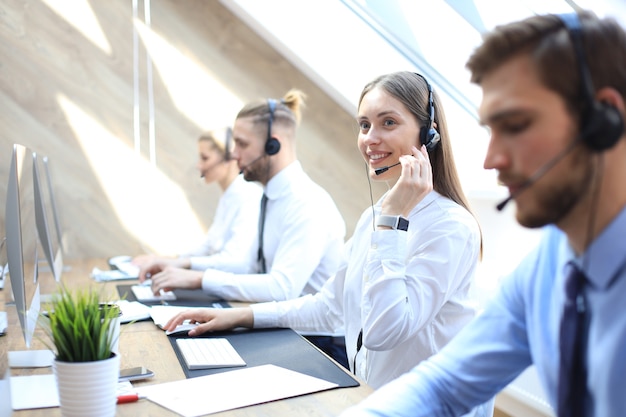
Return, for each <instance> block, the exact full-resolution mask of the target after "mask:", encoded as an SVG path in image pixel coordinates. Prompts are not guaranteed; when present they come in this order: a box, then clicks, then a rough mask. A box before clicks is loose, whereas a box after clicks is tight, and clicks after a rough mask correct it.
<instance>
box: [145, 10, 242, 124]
mask: <svg viewBox="0 0 626 417" xmlns="http://www.w3.org/2000/svg"><path fill="white" fill-rule="evenodd" d="M134 24H135V27H136V28H137V32H138V33H139V36H140V38H141V40H142V41H143V43H144V45H145V47H146V50H147V51H148V53H149V54H150V58H151V59H152V62H153V64H154V66H155V68H156V70H157V71H158V72H159V74H160V76H161V78H162V80H163V85H164V86H165V88H166V89H167V91H168V93H169V95H170V97H171V99H172V102H173V103H174V105H175V106H176V107H177V108H178V110H180V112H181V113H183V114H184V115H185V116H186V117H187V118H188V119H189V120H191V121H192V122H193V123H195V124H196V125H197V126H198V127H200V128H202V130H208V129H213V128H216V127H221V126H224V125H225V124H230V123H232V122H233V121H234V119H235V115H236V114H237V112H238V111H239V110H240V109H241V107H242V106H243V102H242V101H241V100H239V99H237V97H236V96H235V95H234V94H232V93H231V92H230V91H229V90H228V89H227V88H226V87H224V86H223V85H222V84H221V83H220V82H218V81H217V80H215V78H214V77H212V76H211V75H210V74H209V73H208V72H207V71H206V70H205V69H204V68H203V67H202V66H201V65H200V64H198V63H197V62H195V61H193V60H192V59H191V58H189V57H188V56H185V55H184V54H183V53H182V52H181V51H179V50H178V49H177V48H175V47H174V46H173V45H172V44H171V43H169V42H168V41H167V40H166V39H164V38H163V37H162V36H160V35H159V34H157V33H156V32H155V31H153V30H152V29H151V28H149V27H147V26H146V25H145V24H144V23H143V22H141V21H139V20H134Z"/></svg>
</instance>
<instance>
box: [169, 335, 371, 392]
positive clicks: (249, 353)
mask: <svg viewBox="0 0 626 417" xmlns="http://www.w3.org/2000/svg"><path fill="white" fill-rule="evenodd" d="M180 337H185V336H168V338H169V339H170V344H171V345H172V348H173V349H174V352H175V353H176V357H177V358H178V361H179V363H180V366H181V367H182V368H183V371H184V372H185V376H186V377H187V378H194V377H198V376H204V375H210V374H216V373H220V372H225V371H232V370H233V369H241V368H217V369H194V370H190V369H187V366H186V365H185V359H183V357H182V355H181V353H180V351H179V350H178V345H177V344H176V339H177V338H180ZM201 337H202V336H201ZM206 337H224V338H226V339H228V341H229V342H230V343H231V345H232V346H233V347H234V348H235V350H236V351H237V353H239V355H240V356H241V357H242V358H243V360H244V361H245V362H246V366H259V365H267V364H273V365H276V366H280V367H282V368H286V369H291V370H292V371H296V372H300V373H303V374H306V375H309V376H313V377H316V378H321V379H324V380H326V381H330V382H334V383H335V384H337V385H339V387H340V388H346V387H358V386H359V382H358V381H357V380H356V379H354V378H353V377H352V376H350V374H348V373H347V372H346V371H344V370H343V368H342V367H341V366H340V365H337V364H335V362H333V361H332V360H331V359H329V358H328V357H327V356H326V355H325V354H323V353H322V352H320V351H319V350H318V349H317V348H316V347H314V346H313V345H312V344H310V343H309V342H308V341H307V340H306V339H304V338H303V337H302V336H300V335H299V334H298V333H296V332H295V331H293V330H291V329H251V330H250V329H245V330H234V331H231V332H215V333H211V334H210V335H209V336H206Z"/></svg>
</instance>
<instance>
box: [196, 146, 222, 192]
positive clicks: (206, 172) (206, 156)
mask: <svg viewBox="0 0 626 417" xmlns="http://www.w3.org/2000/svg"><path fill="white" fill-rule="evenodd" d="M222 162H224V157H223V156H222V154H221V153H220V152H219V151H218V150H217V149H215V148H214V147H213V146H212V144H211V143H210V142H209V141H206V140H201V141H198V165H197V168H198V171H200V177H202V178H204V182H206V183H207V184H210V183H212V182H214V181H217V180H219V179H220V177H221V175H223V173H222V171H223V170H222V169H220V167H222V166H223V165H225V164H223V163H222Z"/></svg>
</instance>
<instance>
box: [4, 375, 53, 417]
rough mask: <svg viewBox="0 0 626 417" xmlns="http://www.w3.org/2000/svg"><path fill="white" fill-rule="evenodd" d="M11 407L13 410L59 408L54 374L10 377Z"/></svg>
mask: <svg viewBox="0 0 626 417" xmlns="http://www.w3.org/2000/svg"><path fill="white" fill-rule="evenodd" d="M9 381H10V382H9V383H10V384H11V406H12V407H13V409H14V410H27V409H31V408H48V407H58V406H59V394H58V390H57V381H56V379H55V376H54V374H48V375H28V376H12V377H11V378H10V380H9Z"/></svg>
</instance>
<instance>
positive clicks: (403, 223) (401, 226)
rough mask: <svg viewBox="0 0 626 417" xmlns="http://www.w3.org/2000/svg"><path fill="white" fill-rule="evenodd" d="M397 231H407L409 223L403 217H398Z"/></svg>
mask: <svg viewBox="0 0 626 417" xmlns="http://www.w3.org/2000/svg"><path fill="white" fill-rule="evenodd" d="M398 230H404V231H405V232H406V231H407V230H409V221H408V220H407V219H405V218H404V217H398Z"/></svg>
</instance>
